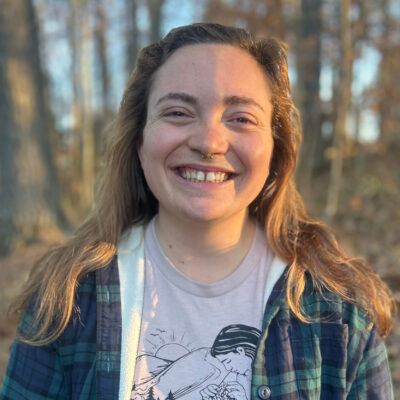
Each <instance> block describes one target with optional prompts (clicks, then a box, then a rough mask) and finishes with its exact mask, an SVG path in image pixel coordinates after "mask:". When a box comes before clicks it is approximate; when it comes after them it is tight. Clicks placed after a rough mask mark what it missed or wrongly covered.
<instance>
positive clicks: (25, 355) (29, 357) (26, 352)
mask: <svg viewBox="0 0 400 400" xmlns="http://www.w3.org/2000/svg"><path fill="white" fill-rule="evenodd" d="M29 318H30V315H29V314H28V313H26V314H25V315H24V316H23V318H22V319H21V323H20V326H19V331H20V332H21V331H23V329H24V326H26V323H27V321H28V320H29ZM66 398H67V394H66V388H65V385H64V374H63V366H62V363H61V361H60V358H59V357H58V352H57V348H56V345H55V344H54V343H52V344H49V345H45V346H30V345H27V344H25V343H22V342H21V341H19V340H18V339H17V338H16V339H15V340H14V343H13V345H12V348H11V354H10V359H9V362H8V367H7V372H6V376H5V378H4V382H3V387H2V391H1V394H0V399H1V400H11V399H12V400H22V399H24V400H25V399H26V400H44V399H57V400H62V399H66Z"/></svg>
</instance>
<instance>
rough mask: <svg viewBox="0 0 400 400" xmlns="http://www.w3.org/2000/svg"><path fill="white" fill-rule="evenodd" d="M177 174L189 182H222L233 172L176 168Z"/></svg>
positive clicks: (231, 176)
mask: <svg viewBox="0 0 400 400" xmlns="http://www.w3.org/2000/svg"><path fill="white" fill-rule="evenodd" d="M177 172H178V175H179V176H180V177H181V178H183V179H185V180H187V181H190V182H207V183H223V182H226V181H227V180H229V179H232V178H233V174H232V173H229V172H223V171H205V170H200V169H194V168H178V169H177Z"/></svg>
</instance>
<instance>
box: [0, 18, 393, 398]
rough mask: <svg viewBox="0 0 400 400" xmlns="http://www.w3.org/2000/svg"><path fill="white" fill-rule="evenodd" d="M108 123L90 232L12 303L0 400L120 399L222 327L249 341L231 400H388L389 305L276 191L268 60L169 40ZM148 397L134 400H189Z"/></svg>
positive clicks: (378, 284) (286, 179)
mask: <svg viewBox="0 0 400 400" xmlns="http://www.w3.org/2000/svg"><path fill="white" fill-rule="evenodd" d="M117 122H118V123H117V128H116V134H115V136H114V137H113V138H112V139H111V143H110V146H109V152H108V159H107V164H106V168H105V171H104V173H103V176H102V180H101V185H100V190H99V192H98V194H97V196H96V199H97V204H96V205H95V208H94V211H93V214H92V215H91V217H90V218H89V219H88V220H87V222H85V223H84V224H83V225H82V227H81V228H80V229H79V230H78V231H77V233H76V235H75V236H74V238H72V239H71V240H70V241H69V242H67V243H66V244H65V245H62V246H60V247H58V248H55V249H53V250H51V251H50V252H49V253H48V254H46V255H45V256H44V257H43V258H42V259H41V260H40V261H39V262H38V263H37V264H36V266H35V268H34V269H33V271H32V274H31V276H30V279H29V282H28V284H27V286H26V287H25V290H24V292H23V293H22V295H21V297H20V298H19V300H18V302H17V303H16V308H17V309H18V310H21V311H25V313H24V315H23V317H22V320H21V324H20V328H19V337H18V340H17V341H16V342H15V344H14V345H13V349H12V354H11V358H10V362H9V367H8V372H7V376H6V379H5V381H4V385H3V394H2V397H1V398H2V399H20V398H21V399H22V398H29V399H39V398H40V399H42V398H57V399H64V398H68V399H78V398H79V399H87V398H96V399H116V398H119V399H129V398H130V397H131V396H132V398H135V394H136V393H137V390H136V383H137V382H139V383H141V384H143V383H144V382H149V376H153V377H154V376H157V375H159V373H160V371H163V370H165V369H166V368H168V366H169V365H173V363H174V362H175V361H176V360H177V359H179V358H180V357H184V356H185V354H188V353H190V352H192V351H193V350H195V349H199V348H204V347H210V343H212V340H213V338H215V337H216V335H217V333H218V332H219V331H220V330H221V328H223V327H225V326H228V325H235V324H241V325H246V326H249V327H253V328H254V329H259V330H261V332H262V333H261V337H260V341H259V344H258V347H257V351H256V355H255V359H254V362H253V365H252V380H251V384H250V380H249V383H248V385H247V387H246V388H245V393H244V395H245V396H246V397H247V398H261V399H267V398H271V399H297V398H310V399H319V398H323V399H328V398H329V399H342V398H343V399H344V398H349V399H351V398H363V399H364V398H374V399H378V398H379V399H388V398H391V397H392V394H391V382H390V375H389V370H388V365H387V357H386V352H385V348H384V345H383V343H382V340H381V337H384V336H385V335H386V334H387V333H388V330H389V328H390V319H391V318H390V308H391V300H390V297H389V292H388V290H387V289H386V287H385V285H384V284H383V283H382V281H381V280H380V279H379V278H378V277H377V276H376V275H375V274H374V273H373V272H372V271H371V270H370V269H369V268H367V267H365V266H364V265H363V264H362V263H361V262H360V261H359V260H356V259H351V258H349V257H347V256H345V255H344V253H343V252H342V251H341V250H340V249H339V248H338V246H337V244H336V242H335V240H334V239H333V238H332V236H331V235H330V234H329V233H328V231H327V229H326V228H325V227H324V226H323V225H322V224H321V223H319V222H316V221H313V220H312V219H311V218H310V217H309V216H308V215H307V214H306V212H305V210H304V208H303V203H302V201H301V198H300V196H299V194H298V192H297V191H296V189H295V187H294V185H293V182H292V174H293V170H294V167H295V163H296V155H297V146H298V143H299V140H300V128H299V119H298V114H297V110H296V108H295V106H294V104H293V102H292V99H291V94H290V85H289V80H288V74H287V64H286V49H285V47H284V45H282V44H281V43H279V42H277V41H276V40H273V39H267V40H256V39H255V38H253V37H252V36H251V35H250V34H249V33H247V32H246V31H244V30H241V29H236V28H229V27H224V26H221V25H216V24H194V25H190V26H186V27H181V28H177V29H174V30H172V31H171V32H170V33H169V34H168V35H167V36H166V37H165V38H164V39H163V40H161V41H160V42H158V43H155V44H153V45H150V46H148V47H146V48H144V49H143V50H142V51H141V52H140V54H139V58H138V64H137V67H136V69H135V71H134V73H133V75H132V77H131V79H130V81H129V83H128V86H127V89H126V91H125V94H124V97H123V100H122V103H121V108H120V111H119V114H118V120H117ZM197 354H199V353H197ZM206 364H207V363H206ZM186 368H187V376H189V377H190V376H192V375H191V373H190V371H195V372H196V374H195V375H196V376H198V375H199V371H198V367H197V365H196V363H192V364H190V365H187V367H186ZM218 369H220V370H225V373H226V368H214V369H213V371H212V379H215V380H216V381H218V380H219V381H221V376H220V377H217V375H216V374H218V371H217V370H218ZM216 371H217V372H216ZM200 372H201V371H200ZM193 376H194V375H193ZM207 376H208V375H207ZM210 376H211V375H210ZM178 379H179V376H175V377H174V378H173V379H172V380H171V385H170V387H171V388H172V386H173V385H175V384H176V381H177V380H178ZM202 379H205V375H204V376H203V377H202ZM152 382H155V381H152ZM195 384H196V383H195V382H193V385H195ZM210 384H214V383H213V382H210ZM216 384H218V383H216ZM150 386H152V388H150ZM150 386H149V389H148V390H147V391H146V399H152V398H157V397H158V398H160V399H161V398H162V397H164V398H168V399H171V398H185V399H188V398H190V396H191V394H190V393H192V394H193V392H188V391H187V390H185V391H180V390H175V389H174V390H172V389H170V390H169V391H168V388H166V389H163V391H158V388H157V385H156V384H155V385H153V383H152V384H151V385H150ZM211 388H212V386H210V390H209V391H207V393H205V392H203V394H205V395H206V396H207V397H208V398H212V397H213V394H212V393H211V392H212V390H211ZM214 392H215V393H214V394H215V396H214V398H220V397H224V398H234V396H233V395H231V394H229V391H225V392H224V393H219V392H218V393H216V391H214ZM155 393H157V397H155ZM242 394H243V393H242ZM241 397H242V398H243V396H241ZM198 398H200V397H198Z"/></svg>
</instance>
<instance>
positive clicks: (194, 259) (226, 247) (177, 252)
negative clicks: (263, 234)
mask: <svg viewBox="0 0 400 400" xmlns="http://www.w3.org/2000/svg"><path fill="white" fill-rule="evenodd" d="M155 231H156V235H157V237H158V240H159V242H160V245H161V247H162V249H163V251H164V253H165V254H166V256H167V257H168V258H169V260H170V261H171V262H172V263H173V264H174V266H175V267H176V268H177V269H178V270H180V271H181V272H182V273H183V274H185V275H186V276H187V277H189V278H191V279H193V280H196V281H199V282H205V283H210V282H216V281H219V280H221V279H224V278H226V277H227V276H229V275H230V274H231V273H232V272H233V271H235V269H236V268H237V267H238V266H239V265H240V263H241V262H242V260H243V259H244V258H245V256H246V254H247V252H248V250H249V248H250V246H251V244H252V241H253V237H254V232H255V223H254V222H253V221H252V220H251V219H250V218H249V217H248V215H247V212H246V213H243V215H238V216H235V217H234V218H230V219H229V220H224V221H218V222H209V221H205V222H204V221H200V222H199V221H187V220H177V219H176V218H171V216H170V215H169V214H165V213H163V212H162V211H161V210H160V213H159V215H158V218H157V220H156V224H155Z"/></svg>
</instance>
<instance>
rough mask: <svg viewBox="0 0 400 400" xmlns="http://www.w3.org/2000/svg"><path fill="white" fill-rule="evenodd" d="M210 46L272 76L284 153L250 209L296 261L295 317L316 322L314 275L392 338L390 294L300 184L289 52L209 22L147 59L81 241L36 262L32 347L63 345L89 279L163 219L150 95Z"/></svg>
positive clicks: (290, 290)
mask: <svg viewBox="0 0 400 400" xmlns="http://www.w3.org/2000/svg"><path fill="white" fill-rule="evenodd" d="M201 43H220V44H227V45H233V46H237V47H239V48H241V49H244V50H246V51H248V52H249V53H250V54H251V55H252V56H253V57H254V58H255V59H256V60H257V61H258V63H259V64H260V65H261V67H262V68H263V70H264V72H265V75H266V77H267V79H268V82H269V85H270V88H271V91H272V104H273V115H272V131H273V139H274V153H273V157H272V161H271V166H270V175H269V177H268V179H267V181H266V183H265V186H264V188H263V190H262V191H261V193H260V194H259V195H258V196H257V198H256V199H255V200H254V201H253V202H252V203H251V205H250V206H249V211H250V214H251V215H252V216H253V217H254V218H256V219H257V220H258V221H259V223H261V224H262V225H265V228H266V233H267V239H268V243H269V244H270V246H271V248H272V250H273V251H274V252H275V253H276V254H277V255H278V256H279V257H280V258H282V259H283V260H284V261H285V262H287V263H288V265H290V268H289V272H288V278H287V279H288V281H287V283H288V286H287V298H288V301H289V304H290V307H291V309H292V311H293V312H294V313H295V314H296V315H297V316H298V317H299V318H300V319H302V320H304V321H307V316H306V315H304V313H303V310H302V309H301V295H302V293H303V291H304V287H305V282H306V276H305V274H306V272H307V271H308V272H309V273H310V275H311V277H312V279H313V282H314V285H315V287H317V288H319V289H321V290H322V289H324V288H325V289H328V290H330V291H332V292H333V293H336V294H338V295H339V296H341V297H342V298H344V299H345V300H348V301H350V302H353V303H355V304H357V305H358V306H360V307H361V308H362V309H363V310H365V312H366V313H367V314H368V316H369V317H370V319H371V322H373V323H375V324H376V325H377V327H378V329H379V330H380V332H381V334H382V335H383V336H384V335H386V334H387V333H388V331H389V328H390V323H391V315H390V312H391V300H390V295H389V291H388V289H387V288H386V286H385V285H384V283H383V282H382V281H381V280H380V278H379V277H378V276H377V275H376V274H375V273H374V272H373V271H372V270H370V269H369V268H367V267H366V266H365V265H364V264H363V263H362V262H361V261H360V260H358V259H351V258H349V257H347V256H346V255H345V254H344V253H343V252H342V251H341V250H340V249H339V247H338V245H337V243H336V241H335V240H334V238H333V236H332V235H331V234H330V233H329V232H328V230H327V228H326V227H325V226H324V225H323V224H322V223H320V222H316V221H313V220H312V219H311V218H310V217H309V216H308V215H307V213H306V212H305V209H304V206H303V202H302V199H301V197H300V195H299V193H298V192H297V190H296V188H295V186H294V184H293V180H292V179H293V178H292V175H293V171H294V169H295V165H296V157H297V148H298V145H299V143H300V139H301V129H300V119H299V114H298V111H297V109H296V107H295V106H294V103H293V100H292V97H291V90H290V83H289V78H288V71H287V63H286V46H285V45H284V44H283V43H281V42H279V41H277V40H275V39H272V38H270V39H256V38H254V37H253V36H252V35H251V34H250V33H248V32H247V31H245V30H243V29H238V28H232V27H226V26H222V25H218V24H206V23H199V24H193V25H189V26H184V27H180V28H177V29H173V30H172V31H171V32H170V33H169V34H168V35H167V36H166V37H165V38H164V39H162V40H161V41H159V42H157V43H155V44H152V45H150V46H147V47H145V48H143V49H142V50H141V52H140V53H139V56H138V61H137V66H136V69H135V70H134V72H133V74H132V76H131V77H130V79H129V82H128V84H127V88H126V90H125V93H124V95H123V99H122V102H121V106H120V110H119V112H118V115H117V118H116V121H115V126H114V130H113V135H112V136H111V137H110V141H109V146H108V151H107V155H106V163H105V167H104V170H103V173H102V174H101V176H100V180H99V186H98V188H97V191H96V196H95V198H96V202H95V204H94V207H93V211H92V213H91V215H90V216H89V218H88V219H87V221H86V222H85V223H84V224H83V225H82V226H81V227H80V228H79V229H78V230H77V232H76V234H75V235H74V237H73V238H72V239H71V240H69V241H68V242H67V243H66V244H63V245H60V246H58V247H56V248H53V249H52V250H50V251H49V252H48V253H47V254H45V255H44V257H43V258H42V259H40V260H39V261H38V262H37V263H36V264H35V266H34V268H33V269H32V272H31V275H30V278H29V280H28V282H27V284H26V286H25V289H24V291H23V293H22V294H21V295H20V297H19V298H18V299H17V301H16V302H15V304H14V309H15V310H19V311H23V310H24V309H26V308H27V306H28V304H30V303H31V304H32V302H33V310H34V313H35V316H34V320H35V321H36V322H35V326H33V327H32V330H31V332H30V334H29V336H26V337H24V338H23V340H24V341H26V342H28V343H31V344H34V345H41V344H45V343H49V342H51V341H53V340H55V339H56V338H57V337H58V336H59V335H60V334H61V333H62V331H63V330H64V329H65V326H66V325H67V323H68V320H69V318H70V316H71V312H72V308H73V305H74V294H75V289H76V286H77V284H78V282H79V280H80V279H81V278H82V276H84V275H86V274H88V273H89V272H92V271H95V270H97V269H100V268H105V267H107V265H108V264H109V263H110V261H111V259H112V258H113V257H114V255H115V252H116V246H117V243H118V241H119V239H120V237H121V234H122V233H123V232H124V231H125V230H126V229H128V228H129V227H131V226H133V225H143V224H146V223H147V222H148V221H149V220H150V219H151V218H152V217H153V216H154V215H155V214H156V213H157V208H158V203H157V200H156V199H155V197H154V196H153V194H152V193H151V191H150V189H149V188H148V186H147V184H146V181H145V178H144V175H143V171H142V169H141V166H140V162H139V158H138V153H137V149H138V147H139V146H140V144H141V142H142V134H143V129H144V126H145V122H146V118H147V115H146V113H147V100H148V96H149V92H150V90H151V85H152V81H153V78H154V74H155V72H156V71H157V70H158V68H160V66H162V65H163V63H164V62H165V61H166V60H167V59H168V57H169V56H170V55H171V54H173V53H174V51H176V50H177V49H179V48H180V47H183V46H188V45H196V44H201ZM265 167H266V168H267V167H268V166H267V165H266V166H265Z"/></svg>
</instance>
